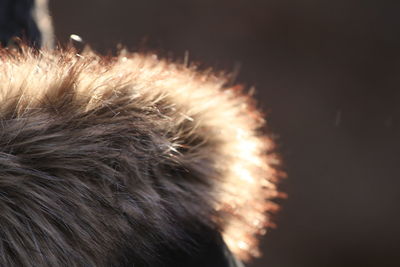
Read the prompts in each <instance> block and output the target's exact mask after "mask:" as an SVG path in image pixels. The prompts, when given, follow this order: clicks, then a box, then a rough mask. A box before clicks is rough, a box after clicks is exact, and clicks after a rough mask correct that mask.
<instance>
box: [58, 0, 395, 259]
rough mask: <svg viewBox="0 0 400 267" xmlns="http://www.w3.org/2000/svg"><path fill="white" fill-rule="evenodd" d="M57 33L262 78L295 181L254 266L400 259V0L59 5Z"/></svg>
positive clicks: (266, 105) (100, 0)
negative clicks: (186, 57)
mask: <svg viewBox="0 0 400 267" xmlns="http://www.w3.org/2000/svg"><path fill="white" fill-rule="evenodd" d="M50 11H51V12H52V15H53V20H54V27H55V30H56V36H57V38H58V40H59V41H60V42H62V43H65V42H67V41H68V39H69V35H70V34H78V35H79V36H81V37H82V38H83V39H84V41H86V42H87V43H89V44H91V46H92V47H93V48H94V49H96V50H97V51H100V52H103V53H109V52H110V51H115V47H116V45H117V44H118V43H121V44H124V45H125V46H127V47H128V48H130V49H131V50H135V49H138V48H140V49H141V48H143V47H147V49H150V50H152V51H158V52H159V53H161V55H164V56H169V57H171V56H172V57H174V58H177V59H183V58H184V55H185V53H187V54H188V55H189V59H190V60H191V61H196V62H202V63H204V66H211V67H214V68H216V69H217V70H221V69H226V70H228V71H235V70H237V69H238V68H239V67H240V72H239V74H238V76H237V82H239V83H243V84H246V85H247V86H248V87H251V86H255V87H256V90H257V95H256V96H257V98H258V100H259V105H260V107H261V108H262V109H263V110H264V111H266V112H267V114H268V118H269V119H268V122H269V129H270V130H271V131H273V132H274V133H275V134H276V137H277V142H278V145H279V147H278V149H279V151H280V153H281V155H282V157H283V159H284V168H285V170H286V171H287V173H288V179H286V180H285V181H283V182H282V183H281V187H280V188H281V190H282V191H285V192H287V193H288V195H289V198H288V199H287V200H285V201H282V210H281V212H280V213H279V214H278V215H277V216H276V219H275V220H276V222H277V224H278V227H277V229H275V230H271V231H270V232H269V233H268V234H267V235H266V236H265V238H264V239H263V242H262V244H263V247H262V249H263V254H264V255H263V257H262V258H260V259H258V260H255V261H253V262H252V263H251V264H249V265H248V266H249V267H261V266H267V267H286V266H287V267H320V266H322V267H330V266H332V267H337V266H343V267H346V266H349V267H350V266H351V267H356V266H362V267H365V266H384V267H390V266H400V251H399V249H400V214H399V212H400V209H399V208H398V206H399V200H400V188H399V187H400V179H399V173H400V170H399V169H400V160H399V157H398V154H399V153H398V151H400V140H399V137H400V135H399V132H400V107H399V106H400V102H399V101H400V93H399V88H398V85H399V82H400V76H399V73H400V2H399V1H386V0H385V1H369V0H363V1H349V0H336V1H321V0H303V1H288V0H259V1H257V0H252V1H249V0H248V1H240V0H213V1H211V0H190V1H189V0H181V1H179V0H168V1H166V0H146V1H144V0H142V1H137V0H96V1H95V0H86V1H78V0H68V1H54V0H53V1H50Z"/></svg>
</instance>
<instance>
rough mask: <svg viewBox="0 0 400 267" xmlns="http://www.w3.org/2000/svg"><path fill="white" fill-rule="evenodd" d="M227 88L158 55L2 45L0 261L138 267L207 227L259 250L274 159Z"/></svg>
mask: <svg viewBox="0 0 400 267" xmlns="http://www.w3.org/2000/svg"><path fill="white" fill-rule="evenodd" d="M226 84H227V78H226V77H224V76H221V75H215V74H213V73H212V72H210V71H205V72H201V71H198V70H196V68H195V67H194V66H191V67H190V66H189V67H188V66H185V65H183V64H179V63H173V62H169V61H167V60H160V59H157V57H155V56H154V55H144V54H136V53H132V54H130V53H121V55H119V56H117V57H111V58H110V57H108V58H105V57H101V56H98V55H96V54H95V53H93V52H90V51H88V52H85V53H83V54H82V55H79V54H76V52H75V51H74V50H73V49H67V50H64V51H63V50H61V49H57V50H55V51H32V50H30V49H29V48H26V47H23V48H22V51H16V50H7V49H1V50H0V263H1V265H2V266H118V265H121V263H122V262H132V260H131V259H133V261H134V263H135V266H148V265H151V264H152V263H154V262H155V261H157V260H158V258H157V257H159V255H161V253H160V248H162V247H179V248H180V247H182V249H187V247H188V246H190V245H191V244H190V240H185V238H184V237H185V236H187V233H188V232H196V231H198V232H199V233H200V232H201V229H202V228H203V227H209V228H211V229H216V230H218V231H220V232H221V233H222V234H223V237H224V240H225V242H226V243H227V244H228V246H229V248H230V249H231V250H232V251H233V252H234V253H235V254H236V255H237V256H239V257H240V258H241V259H248V258H249V257H250V256H256V255H257V253H258V252H257V236H258V235H260V234H263V233H264V232H265V227H266V226H268V224H269V219H268V217H269V216H268V214H269V212H270V211H271V210H273V209H274V208H275V205H274V204H273V203H271V201H270V199H271V198H274V197H275V196H276V195H277V193H276V188H275V185H274V183H275V181H276V178H277V176H278V175H277V171H276V169H275V165H276V164H277V160H276V157H275V156H274V155H273V153H271V152H272V148H273V146H272V142H271V140H270V139H269V138H268V137H267V136H265V135H264V134H263V133H262V132H261V128H262V127H263V126H264V119H263V116H262V114H261V113H260V112H259V111H258V110H257V109H256V108H255V105H254V103H253V102H254V101H253V99H252V98H251V97H250V96H249V95H246V94H245V93H243V90H242V87H241V86H233V87H228V86H226ZM204 238H207V237H206V236H205V237H204ZM160 257H161V256H160Z"/></svg>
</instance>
